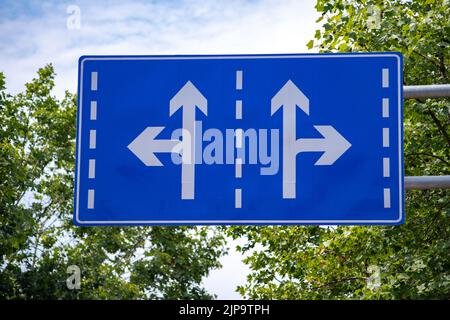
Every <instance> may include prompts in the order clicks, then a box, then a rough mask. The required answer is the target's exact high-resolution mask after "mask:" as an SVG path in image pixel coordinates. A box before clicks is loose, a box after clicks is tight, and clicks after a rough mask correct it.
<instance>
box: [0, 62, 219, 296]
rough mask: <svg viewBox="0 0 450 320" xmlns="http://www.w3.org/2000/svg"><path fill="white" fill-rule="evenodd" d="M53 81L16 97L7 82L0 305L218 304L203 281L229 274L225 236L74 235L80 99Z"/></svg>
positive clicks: (0, 189) (112, 230)
mask: <svg viewBox="0 0 450 320" xmlns="http://www.w3.org/2000/svg"><path fill="white" fill-rule="evenodd" d="M54 76H55V74H54V70H53V67H52V66H51V65H49V66H46V67H45V68H42V69H40V70H39V71H38V76H37V78H35V79H33V81H32V82H31V83H29V84H27V85H26V90H25V92H23V93H19V94H17V95H15V96H13V95H10V94H8V93H6V91H5V79H4V76H3V74H2V73H0V298H2V299H30V298H31V299H73V298H79V299H132V298H153V299H159V298H167V299H180V298H185V299H191V298H192V299H209V298H212V296H211V295H210V294H208V293H207V292H206V291H205V290H204V289H203V288H202V287H201V280H202V277H203V276H206V275H207V274H208V272H209V270H210V269H212V268H217V267H220V264H219V262H218V258H219V257H220V256H221V255H222V254H223V253H224V239H223V236H222V235H221V233H220V232H218V230H216V229H212V228H196V227H170V228H164V227H154V228H149V227H127V228H118V227H75V226H74V225H73V222H72V202H73V172H74V161H75V160H74V155H75V118H76V98H75V96H74V95H72V94H70V93H68V92H66V94H65V97H64V98H63V100H62V101H59V100H57V99H56V98H55V97H53V96H52V95H51V91H52V89H53V87H54ZM69 265H77V266H78V267H79V268H80V269H81V289H80V290H68V289H67V287H66V279H67V278H68V277H69V276H70V274H67V273H66V270H67V267H68V266H69Z"/></svg>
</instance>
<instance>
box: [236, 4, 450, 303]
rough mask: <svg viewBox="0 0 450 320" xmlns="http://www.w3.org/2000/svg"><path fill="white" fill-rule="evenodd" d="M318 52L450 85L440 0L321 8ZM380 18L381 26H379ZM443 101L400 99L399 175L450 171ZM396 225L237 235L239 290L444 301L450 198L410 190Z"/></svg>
mask: <svg viewBox="0 0 450 320" xmlns="http://www.w3.org/2000/svg"><path fill="white" fill-rule="evenodd" d="M316 9H317V10H318V11H319V12H320V13H321V17H320V18H319V19H318V22H322V28H321V29H320V30H317V31H316V33H315V36H314V38H315V39H314V41H313V40H311V41H310V42H309V43H308V44H307V46H308V47H309V48H312V47H313V46H314V45H316V48H318V49H319V50H320V51H321V52H333V51H344V52H350V51H400V52H402V53H403V55H404V80H405V84H407V85H418V84H438V83H450V81H449V74H448V66H449V59H450V38H449V35H450V5H449V2H448V1H444V0H434V1H433V0H427V1H418V0H416V1H403V0H385V1H381V0H380V1H375V0H357V1H344V0H318V1H317V5H316ZM378 18H380V19H379V20H378ZM449 109H450V103H449V100H448V99H439V100H424V101H417V100H416V101H407V102H405V110H404V132H405V145H404V148H405V174H406V175H443V174H449V172H450V139H449V135H450V130H449V118H450V117H449ZM406 212H407V216H406V224H405V225H402V226H397V227H295V226H294V227H234V228H230V229H228V233H229V234H230V235H232V236H233V237H235V238H237V237H246V238H247V239H248V244H247V245H246V246H244V247H242V248H240V250H241V251H242V252H244V253H246V254H247V255H248V257H247V258H246V259H245V262H246V263H247V264H249V265H250V267H251V270H252V272H251V274H250V275H249V277H248V281H247V283H246V284H245V285H244V286H242V287H239V288H238V290H239V292H240V293H241V294H243V295H245V296H247V297H250V298H267V299H417V298H420V299H449V298H450V192H449V190H427V191H407V194H406Z"/></svg>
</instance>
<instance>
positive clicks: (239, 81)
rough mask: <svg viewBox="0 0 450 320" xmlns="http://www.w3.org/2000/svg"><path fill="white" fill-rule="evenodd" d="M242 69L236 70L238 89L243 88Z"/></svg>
mask: <svg viewBox="0 0 450 320" xmlns="http://www.w3.org/2000/svg"><path fill="white" fill-rule="evenodd" d="M242 76H243V74H242V70H238V71H236V90H242Z"/></svg>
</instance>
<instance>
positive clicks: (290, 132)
mask: <svg viewBox="0 0 450 320" xmlns="http://www.w3.org/2000/svg"><path fill="white" fill-rule="evenodd" d="M281 106H283V198H285V199H295V197H296V195H295V189H296V188H295V184H296V174H297V173H296V157H297V151H296V150H295V144H296V141H297V138H296V133H295V132H296V115H295V113H296V112H295V111H296V107H297V106H298V107H299V108H300V109H302V110H303V111H304V112H305V113H306V114H309V99H308V98H307V97H306V96H305V95H304V94H303V92H301V90H300V89H299V88H297V86H296V85H295V84H294V83H293V82H292V81H291V80H289V81H288V82H286V84H285V85H284V86H283V87H282V88H281V89H280V91H278V93H277V94H276V95H275V96H274V97H273V98H272V101H271V114H272V115H273V114H274V113H275V112H276V111H277V110H278V109H280V108H281Z"/></svg>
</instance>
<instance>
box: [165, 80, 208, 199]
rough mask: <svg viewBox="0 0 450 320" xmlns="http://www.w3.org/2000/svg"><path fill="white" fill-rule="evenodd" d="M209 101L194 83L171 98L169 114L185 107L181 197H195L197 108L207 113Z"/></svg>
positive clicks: (185, 86) (187, 84) (186, 85)
mask: <svg viewBox="0 0 450 320" xmlns="http://www.w3.org/2000/svg"><path fill="white" fill-rule="evenodd" d="M207 106H208V101H207V100H206V98H205V97H204V96H203V95H202V93H201V92H200V91H199V90H198V89H197V88H196V87H195V86H194V85H193V84H192V82H191V81H188V82H186V84H185V85H184V86H183V87H182V88H181V89H180V90H179V91H178V92H177V93H176V94H175V96H173V98H172V99H170V105H169V115H170V116H172V115H173V114H174V113H175V112H176V111H177V110H178V109H180V108H181V107H182V108H183V109H182V110H183V133H182V139H183V147H182V149H183V157H182V165H181V199H194V197H195V188H194V187H195V140H196V139H195V109H196V108H198V109H200V111H202V112H203V113H204V114H205V115H207V113H208V108H207Z"/></svg>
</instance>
